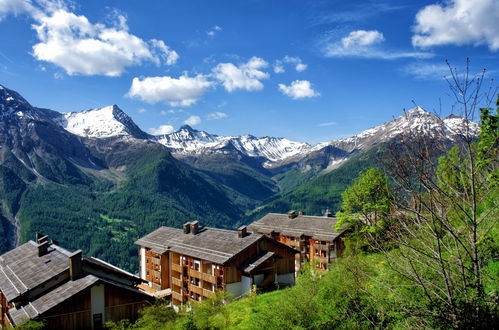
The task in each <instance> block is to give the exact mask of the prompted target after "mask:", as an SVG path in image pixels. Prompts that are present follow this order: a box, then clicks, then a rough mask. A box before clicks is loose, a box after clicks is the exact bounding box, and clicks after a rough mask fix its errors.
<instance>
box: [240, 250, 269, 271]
mask: <svg viewBox="0 0 499 330" xmlns="http://www.w3.org/2000/svg"><path fill="white" fill-rule="evenodd" d="M274 255H275V254H274V252H272V251H264V252H262V253H260V254H259V255H257V256H256V258H254V259H253V260H250V262H248V263H247V264H245V265H243V266H242V267H241V270H242V271H243V272H245V273H251V272H252V271H253V270H255V269H257V268H258V267H259V266H260V265H261V264H263V263H264V262H265V261H267V260H269V259H270V258H272V257H273V256H274Z"/></svg>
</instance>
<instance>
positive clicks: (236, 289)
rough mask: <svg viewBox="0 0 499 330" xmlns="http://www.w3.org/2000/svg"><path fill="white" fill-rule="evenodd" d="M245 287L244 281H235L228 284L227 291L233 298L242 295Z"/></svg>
mask: <svg viewBox="0 0 499 330" xmlns="http://www.w3.org/2000/svg"><path fill="white" fill-rule="evenodd" d="M242 287H243V282H235V283H230V284H227V287H226V288H227V293H228V294H229V295H231V296H232V297H233V298H237V297H239V296H240V295H241V291H242Z"/></svg>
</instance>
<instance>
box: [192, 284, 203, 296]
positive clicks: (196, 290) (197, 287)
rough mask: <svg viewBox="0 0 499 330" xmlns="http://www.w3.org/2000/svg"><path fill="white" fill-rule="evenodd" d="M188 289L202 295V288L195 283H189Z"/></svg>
mask: <svg viewBox="0 0 499 330" xmlns="http://www.w3.org/2000/svg"><path fill="white" fill-rule="evenodd" d="M189 291H190V292H194V293H197V294H199V295H203V289H202V288H200V287H199V286H195V285H192V284H191V285H189Z"/></svg>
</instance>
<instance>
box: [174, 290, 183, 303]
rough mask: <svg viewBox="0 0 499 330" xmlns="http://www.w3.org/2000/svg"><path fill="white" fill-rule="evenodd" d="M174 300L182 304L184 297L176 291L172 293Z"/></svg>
mask: <svg viewBox="0 0 499 330" xmlns="http://www.w3.org/2000/svg"><path fill="white" fill-rule="evenodd" d="M172 298H173V299H176V300H178V301H180V302H182V301H183V299H182V295H181V294H180V293H178V292H176V291H172Z"/></svg>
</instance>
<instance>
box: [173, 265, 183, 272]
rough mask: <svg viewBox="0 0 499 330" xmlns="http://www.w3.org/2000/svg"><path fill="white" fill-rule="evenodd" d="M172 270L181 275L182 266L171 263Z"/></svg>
mask: <svg viewBox="0 0 499 330" xmlns="http://www.w3.org/2000/svg"><path fill="white" fill-rule="evenodd" d="M172 270H174V271H177V272H179V273H182V266H180V265H178V264H173V263H172Z"/></svg>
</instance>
